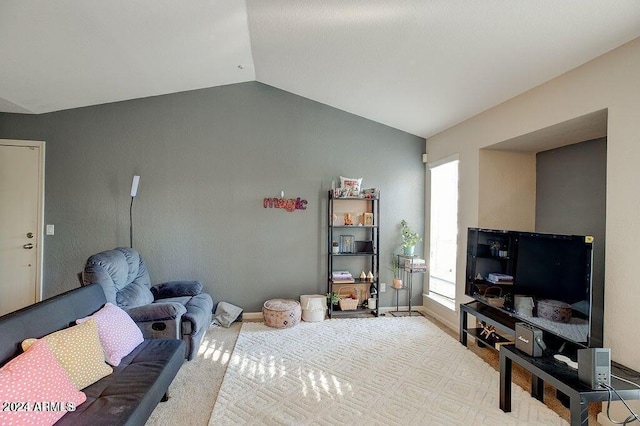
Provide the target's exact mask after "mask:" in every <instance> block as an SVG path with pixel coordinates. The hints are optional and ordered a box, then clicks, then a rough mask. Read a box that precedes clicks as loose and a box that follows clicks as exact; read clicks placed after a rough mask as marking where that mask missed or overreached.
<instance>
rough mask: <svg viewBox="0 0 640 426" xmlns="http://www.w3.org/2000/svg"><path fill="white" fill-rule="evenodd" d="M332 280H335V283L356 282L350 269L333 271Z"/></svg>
mask: <svg viewBox="0 0 640 426" xmlns="http://www.w3.org/2000/svg"><path fill="white" fill-rule="evenodd" d="M331 281H333V282H334V283H336V282H345V283H352V282H355V280H354V279H353V276H352V275H351V272H349V271H333V272H332V273H331Z"/></svg>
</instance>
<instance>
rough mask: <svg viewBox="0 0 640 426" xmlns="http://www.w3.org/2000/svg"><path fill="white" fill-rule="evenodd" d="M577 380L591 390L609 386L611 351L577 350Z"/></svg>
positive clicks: (599, 349)
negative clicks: (601, 385) (603, 385)
mask: <svg viewBox="0 0 640 426" xmlns="http://www.w3.org/2000/svg"><path fill="white" fill-rule="evenodd" d="M578 378H579V379H580V381H581V382H582V383H584V384H585V385H587V386H589V387H590V388H591V389H602V388H601V387H600V384H601V383H603V384H606V385H609V386H610V385H611V349H609V348H589V349H578Z"/></svg>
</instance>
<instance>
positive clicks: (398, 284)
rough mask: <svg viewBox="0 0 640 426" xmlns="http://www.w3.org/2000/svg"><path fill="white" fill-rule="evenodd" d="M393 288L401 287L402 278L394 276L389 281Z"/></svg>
mask: <svg viewBox="0 0 640 426" xmlns="http://www.w3.org/2000/svg"><path fill="white" fill-rule="evenodd" d="M391 286H392V287H393V288H402V280H401V279H400V278H394V279H393V281H392V282H391Z"/></svg>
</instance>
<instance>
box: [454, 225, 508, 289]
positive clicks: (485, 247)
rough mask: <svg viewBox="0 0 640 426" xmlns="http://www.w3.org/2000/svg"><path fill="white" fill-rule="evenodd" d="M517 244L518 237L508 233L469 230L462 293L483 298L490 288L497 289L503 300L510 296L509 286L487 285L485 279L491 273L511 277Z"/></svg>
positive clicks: (487, 282) (488, 283)
mask: <svg viewBox="0 0 640 426" xmlns="http://www.w3.org/2000/svg"><path fill="white" fill-rule="evenodd" d="M516 242H517V237H516V236H515V235H514V233H512V232H509V231H496V230H489V229H480V228H469V231H468V236H467V273H466V289H465V294H467V295H473V297H475V298H480V299H483V297H484V296H485V292H486V291H487V289H490V288H492V287H493V288H492V289H491V290H497V289H499V290H500V294H499V295H500V296H502V297H504V296H506V295H507V294H511V293H512V287H513V285H512V283H508V284H501V283H490V282H489V281H487V280H486V277H487V275H488V274H489V273H492V272H493V273H501V274H507V275H511V276H513V275H514V271H515V268H516V262H515V259H516V258H517V253H516V251H517V244H516ZM494 295H495V294H494ZM507 300H509V298H507ZM511 300H512V298H511Z"/></svg>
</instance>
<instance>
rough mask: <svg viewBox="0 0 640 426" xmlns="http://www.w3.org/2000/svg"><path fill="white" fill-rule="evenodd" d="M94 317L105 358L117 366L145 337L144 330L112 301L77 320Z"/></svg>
mask: <svg viewBox="0 0 640 426" xmlns="http://www.w3.org/2000/svg"><path fill="white" fill-rule="evenodd" d="M90 318H93V319H95V320H96V323H97V324H98V336H99V337H100V343H101V344H102V349H103V350H104V356H105V360H106V361H107V362H108V363H109V364H111V365H113V366H114V367H117V366H118V365H120V361H122V358H124V357H125V356H127V355H129V354H130V353H131V351H132V350H134V349H135V347H136V346H138V345H139V344H140V343H142V341H143V340H144V338H143V337H142V332H141V331H140V328H138V326H137V325H136V323H135V322H133V320H132V319H131V317H130V316H129V314H127V313H126V312H125V311H123V310H122V309H120V308H119V307H117V306H116V305H112V304H111V303H106V304H105V305H104V307H103V308H102V309H100V310H99V311H98V312H96V313H95V314H93V315H91V316H88V317H86V318H80V319H78V320H76V323H77V324H80V323H83V322H85V321H87V320H88V319H90Z"/></svg>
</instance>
